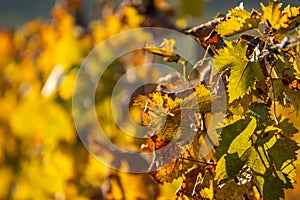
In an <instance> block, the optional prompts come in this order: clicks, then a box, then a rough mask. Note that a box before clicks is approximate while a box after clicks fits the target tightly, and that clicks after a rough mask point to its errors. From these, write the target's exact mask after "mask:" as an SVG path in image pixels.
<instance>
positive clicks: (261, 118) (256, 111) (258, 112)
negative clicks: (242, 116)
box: [250, 102, 269, 124]
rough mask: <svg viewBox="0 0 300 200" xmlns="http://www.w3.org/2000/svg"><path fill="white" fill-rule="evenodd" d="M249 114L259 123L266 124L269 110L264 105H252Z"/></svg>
mask: <svg viewBox="0 0 300 200" xmlns="http://www.w3.org/2000/svg"><path fill="white" fill-rule="evenodd" d="M250 114H251V115H253V116H254V117H256V119H257V121H258V122H259V123H262V124H266V123H267V122H268V121H269V108H268V107H267V105H266V104H265V103H257V102H254V103H252V104H251V106H250Z"/></svg>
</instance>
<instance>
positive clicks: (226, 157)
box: [216, 117, 256, 181]
mask: <svg viewBox="0 0 300 200" xmlns="http://www.w3.org/2000/svg"><path fill="white" fill-rule="evenodd" d="M255 128H256V119H255V118H254V117H248V118H247V119H240V120H238V121H236V122H235V123H233V124H230V125H228V126H225V127H224V128H223V129H222V134H221V141H220V145H219V147H218V148H217V152H216V153H217V157H218V158H220V160H219V161H218V163H217V168H216V179H217V180H218V181H222V180H225V179H228V178H233V176H234V175H236V174H237V173H238V172H239V171H240V170H241V169H242V167H243V165H244V163H245V161H244V160H242V159H241V158H242V156H243V155H244V154H245V153H246V152H247V151H248V150H249V149H250V148H251V146H252V141H251V135H252V134H253V132H254V130H255Z"/></svg>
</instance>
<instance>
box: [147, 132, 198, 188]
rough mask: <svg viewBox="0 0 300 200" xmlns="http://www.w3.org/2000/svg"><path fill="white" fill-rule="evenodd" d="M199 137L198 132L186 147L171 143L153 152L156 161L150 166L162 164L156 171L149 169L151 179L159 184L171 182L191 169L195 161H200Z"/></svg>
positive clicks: (178, 143)
mask: <svg viewBox="0 0 300 200" xmlns="http://www.w3.org/2000/svg"><path fill="white" fill-rule="evenodd" d="M200 135H201V133H200V132H198V133H197V134H196V136H195V137H194V138H193V140H192V142H191V143H190V144H188V145H182V144H181V143H180V142H173V141H172V142H170V143H169V145H167V146H165V147H163V148H161V149H160V150H158V151H155V152H154V153H155V154H156V160H154V162H155V163H152V164H155V165H156V166H157V165H160V164H162V166H161V167H159V168H157V169H156V170H151V169H150V174H151V175H152V176H153V178H154V179H155V180H156V181H157V182H159V183H163V182H172V181H173V180H174V179H177V178H179V177H181V176H182V174H185V173H186V172H187V171H188V169H190V168H192V167H193V166H194V165H195V164H196V161H199V160H200V158H199V151H200V146H201V145H200V144H199V137H200ZM177 141H178V140H177ZM170 159H172V160H170ZM165 163H167V164H165Z"/></svg>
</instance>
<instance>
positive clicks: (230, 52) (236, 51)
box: [213, 41, 248, 74]
mask: <svg viewBox="0 0 300 200" xmlns="http://www.w3.org/2000/svg"><path fill="white" fill-rule="evenodd" d="M225 43H226V47H225V48H223V49H219V50H218V55H217V56H216V57H215V58H214V64H215V67H216V69H217V71H214V72H213V74H216V73H218V72H222V71H223V70H224V69H226V68H228V67H232V66H242V67H243V66H246V65H247V63H248V58H247V57H246V51H247V45H246V44H245V43H243V42H238V43H235V42H229V41H225ZM216 69H215V70H216Z"/></svg>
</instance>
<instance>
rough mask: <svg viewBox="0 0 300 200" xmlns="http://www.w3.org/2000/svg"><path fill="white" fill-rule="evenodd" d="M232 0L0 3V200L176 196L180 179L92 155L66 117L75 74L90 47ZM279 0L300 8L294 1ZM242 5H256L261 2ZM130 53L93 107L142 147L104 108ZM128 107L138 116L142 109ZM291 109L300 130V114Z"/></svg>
mask: <svg viewBox="0 0 300 200" xmlns="http://www.w3.org/2000/svg"><path fill="white" fill-rule="evenodd" d="M147 3H148V4H147ZM238 3H239V1H236V0H232V1H221V0H211V1H200V0H199V1H191V0H182V1H179V0H172V1H171V0H170V1H167V0H155V1H151V0H147V1H138V0H137V1H131V0H123V1H120V0H117V1H106V0H92V1H88V0H85V1H81V0H57V1H52V0H51V1H50V0H43V1H36V0H30V1H29V0H28V1H16V0H11V1H6V0H4V1H3V0H2V1H0V11H1V12H0V16H1V17H0V25H1V28H0V88H1V91H0V95H1V97H0V108H1V112H0V199H56V200H65V199H79V200H80V199H104V198H105V199H125V198H126V199H173V198H174V194H175V191H176V189H177V188H178V186H179V181H175V182H173V183H172V184H165V185H164V186H158V185H156V184H155V183H154V182H153V181H152V179H151V178H150V177H149V176H148V175H146V174H127V173H122V172H117V171H115V170H113V169H110V168H107V167H106V166H104V165H103V164H101V163H100V162H98V161H97V160H96V159H95V158H94V157H93V156H92V155H91V154H89V153H88V151H87V150H86V149H85V147H84V146H83V145H82V143H81V141H80V140H79V138H78V136H77V134H76V130H75V127H74V124H73V119H72V109H71V107H72V92H73V84H74V80H75V78H76V73H77V70H78V69H79V67H80V64H81V62H82V61H83V59H84V58H85V57H86V56H87V55H88V53H89V52H90V51H91V50H92V49H93V48H94V47H95V46H96V45H97V44H99V43H100V42H101V41H103V40H105V39H106V38H108V37H110V36H112V35H114V34H116V33H119V32H121V31H124V30H129V29H132V28H136V27H141V26H159V27H167V28H173V29H178V30H180V29H183V28H186V27H190V26H193V25H197V24H201V23H203V22H205V21H207V20H208V19H211V18H213V17H214V15H216V14H217V13H218V12H223V13H226V12H227V9H229V8H231V7H234V6H236V5H238ZM284 3H285V4H287V3H291V4H292V5H299V1H298V0H291V1H285V2H284ZM244 4H245V7H246V8H248V9H250V8H252V7H258V6H259V3H258V1H249V2H244ZM132 6H133V7H132ZM162 19H163V20H162ZM104 53H105V52H104ZM140 54H141V55H140ZM132 58H133V59H130V60H126V59H123V60H122V59H120V60H118V61H116V62H114V63H113V64H112V67H110V68H109V70H108V71H106V72H105V75H104V79H103V80H104V81H105V80H106V81H107V82H108V83H109V84H106V85H107V87H98V89H97V94H96V99H97V104H96V110H97V111H98V113H97V114H98V117H99V118H102V119H104V120H105V121H106V123H105V124H111V125H108V126H107V127H104V129H106V130H107V131H106V132H107V133H109V135H108V136H109V137H110V139H111V140H112V141H113V142H114V143H115V144H118V145H120V146H122V145H124V146H126V147H128V148H129V149H134V150H138V149H139V148H140V145H141V143H142V142H143V141H141V140H135V139H133V138H132V137H130V136H124V134H123V136H122V137H121V136H120V135H122V133H121V131H120V130H119V129H118V127H117V126H116V124H115V123H114V122H113V118H112V116H111V114H110V113H111V111H110V110H109V109H108V108H109V107H110V95H111V91H112V89H113V86H114V84H115V83H116V81H117V80H118V77H120V76H121V74H123V73H125V72H126V71H127V70H129V69H130V68H131V67H132V66H135V65H138V64H139V63H143V59H144V57H143V52H142V53H138V52H137V53H136V54H135V55H134V56H133V57H132ZM100 111H101V112H100ZM133 112H134V114H133V115H132V116H139V114H137V112H139V110H133ZM284 112H287V114H290V111H284ZM290 115H291V118H292V121H293V122H294V123H295V124H296V125H297V126H298V129H299V128H300V127H299V117H298V118H296V117H295V116H294V114H290ZM136 120H137V121H139V117H137V119H136ZM298 171H299V170H298ZM296 187H298V188H299V186H297V185H296ZM287 193H288V194H287V195H288V196H287V199H296V197H297V196H299V189H298V190H294V191H288V192H287Z"/></svg>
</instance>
